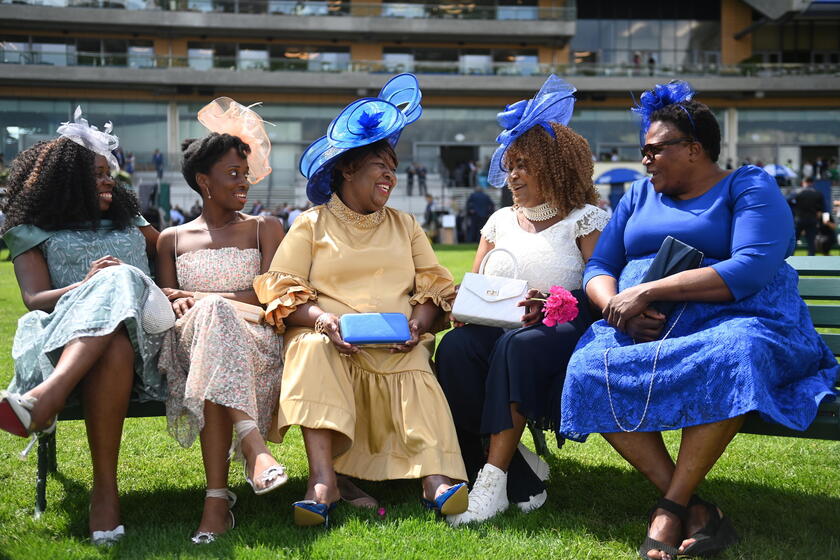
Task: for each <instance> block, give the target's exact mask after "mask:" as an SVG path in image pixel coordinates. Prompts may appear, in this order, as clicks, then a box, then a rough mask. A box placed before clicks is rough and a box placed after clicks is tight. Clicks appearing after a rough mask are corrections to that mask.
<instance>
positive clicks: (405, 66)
mask: <svg viewBox="0 0 840 560" xmlns="http://www.w3.org/2000/svg"><path fill="white" fill-rule="evenodd" d="M382 60H383V61H384V62H385V70H386V71H387V72H414V55H413V54H411V53H406V52H403V53H400V52H386V53H383V55H382Z"/></svg>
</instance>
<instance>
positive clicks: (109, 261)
mask: <svg viewBox="0 0 840 560" xmlns="http://www.w3.org/2000/svg"><path fill="white" fill-rule="evenodd" d="M119 264H122V261H121V260H120V259H118V258H117V257H112V256H111V255H105V256H104V257H101V258H98V259H96V260H95V261H93V262H92V263H90V270H88V273H87V274H86V275H85V277H84V279H83V280H82V282H81V283H82V284H84V283H85V282H87V281H88V280H90V279H91V278H93V277H94V275H96V273H97V272H99V271H100V270H102V269H105V268H108V267H109V266H117V265H119Z"/></svg>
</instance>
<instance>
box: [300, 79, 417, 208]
mask: <svg viewBox="0 0 840 560" xmlns="http://www.w3.org/2000/svg"><path fill="white" fill-rule="evenodd" d="M421 99H422V94H421V93H420V86H419V84H418V83H417V78H416V77H415V76H414V74H399V75H397V76H394V77H393V78H391V79H390V80H388V83H386V84H385V85H384V86H383V87H382V90H381V91H380V92H379V95H378V96H377V97H363V98H361V99H358V100H356V101H354V102H353V103H351V104H350V105H348V106H347V107H345V108H344V109H342V110H341V112H340V113H339V114H338V116H337V117H335V118H334V119H333V120H332V122H331V123H330V125H329V126H328V127H327V134H326V136H322V137H321V138H318V139H317V140H315V141H314V142H313V143H312V144H310V145H309V147H307V148H306V150H304V152H303V155H301V156H300V166H299V169H300V172H301V174H302V175H303V176H304V177H306V178H307V180H308V181H307V183H306V197H307V198H308V199H309V200H311V201H312V202H313V203H314V204H324V203H325V202H327V201H328V200H329V199H330V196H331V195H332V174H333V173H332V172H333V167H334V166H335V163H336V159H338V157H340V156H341V155H342V154H344V153H345V152H347V151H348V150H352V149H353V148H359V147H361V146H367V145H369V144H373V143H374V142H378V141H379V140H383V139H387V140H388V142H390V143H391V145H392V146H396V145H397V141H398V140H399V138H400V133H401V132H402V130H403V128H405V127H406V126H407V125H409V124H411V123H413V122H414V121H416V120H417V119H419V118H420V115H421V114H422V113H423V109H422V107H420V100H421Z"/></svg>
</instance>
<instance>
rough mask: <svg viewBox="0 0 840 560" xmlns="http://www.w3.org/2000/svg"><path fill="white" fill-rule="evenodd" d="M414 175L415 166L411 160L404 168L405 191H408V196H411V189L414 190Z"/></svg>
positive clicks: (415, 172)
mask: <svg viewBox="0 0 840 560" xmlns="http://www.w3.org/2000/svg"><path fill="white" fill-rule="evenodd" d="M415 175H417V167H415V164H414V162H411V164H410V165H409V166H408V167H407V168H406V170H405V178H406V192H407V193H408V196H411V191H412V190H414V176H415Z"/></svg>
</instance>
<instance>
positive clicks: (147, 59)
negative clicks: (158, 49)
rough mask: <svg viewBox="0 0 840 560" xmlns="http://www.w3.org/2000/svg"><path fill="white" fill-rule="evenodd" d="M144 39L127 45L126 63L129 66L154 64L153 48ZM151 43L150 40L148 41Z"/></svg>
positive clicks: (145, 66)
mask: <svg viewBox="0 0 840 560" xmlns="http://www.w3.org/2000/svg"><path fill="white" fill-rule="evenodd" d="M145 43H146V42H145V41H142V42H140V41H138V42H136V43H132V44H130V45H129V46H128V65H129V66H130V67H131V68H153V67H154V66H155V49H154V47H153V46H152V45H151V44H148V45H147V44H145ZM149 43H151V41H149Z"/></svg>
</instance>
